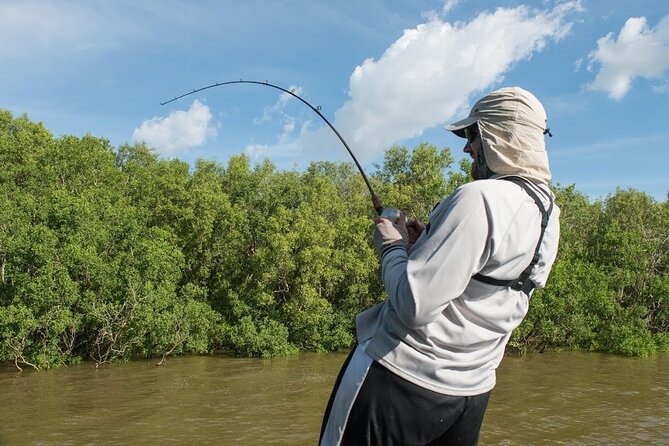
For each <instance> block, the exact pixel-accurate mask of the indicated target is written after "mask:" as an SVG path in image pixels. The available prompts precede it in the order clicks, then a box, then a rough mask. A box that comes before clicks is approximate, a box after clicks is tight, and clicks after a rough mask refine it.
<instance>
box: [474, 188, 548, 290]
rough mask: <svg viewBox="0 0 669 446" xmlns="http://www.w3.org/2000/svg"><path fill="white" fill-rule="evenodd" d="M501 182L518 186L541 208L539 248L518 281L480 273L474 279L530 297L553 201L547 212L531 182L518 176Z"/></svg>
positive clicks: (535, 250) (534, 285)
mask: <svg viewBox="0 0 669 446" xmlns="http://www.w3.org/2000/svg"><path fill="white" fill-rule="evenodd" d="M500 180H506V181H511V182H512V183H515V184H517V185H518V186H520V187H521V188H522V189H523V190H524V191H525V192H526V193H527V194H528V195H529V196H530V197H531V198H532V200H534V203H535V204H536V205H537V207H538V208H539V212H541V233H540V234H539V241H538V242H537V246H536V247H535V248H534V255H533V256H532V261H531V262H530V264H529V265H527V268H525V269H524V270H523V272H522V273H521V274H520V276H518V277H517V278H516V279H513V280H500V279H495V278H493V277H488V276H484V275H483V274H480V273H479V274H475V275H474V276H473V277H472V278H473V279H476V280H478V281H479V282H483V283H487V284H489V285H496V286H505V287H511V288H512V289H514V290H517V291H523V292H524V293H525V294H528V295H529V294H530V292H531V291H532V290H533V289H534V288H535V287H536V284H535V283H534V282H533V281H532V279H530V274H531V273H532V270H533V269H534V267H535V266H536V264H537V263H538V262H539V249H541V242H542V241H543V240H544V234H545V233H546V227H547V226H548V219H549V218H550V215H551V212H552V211H553V199H552V198H551V197H550V196H548V200H549V201H550V206H549V207H548V210H546V207H545V206H544V204H543V202H542V201H541V199H539V196H538V195H537V193H536V191H535V190H534V188H533V187H532V186H530V184H529V181H528V180H526V179H525V178H522V177H518V176H508V177H502V178H500Z"/></svg>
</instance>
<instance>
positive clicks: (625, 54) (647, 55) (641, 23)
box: [588, 15, 669, 100]
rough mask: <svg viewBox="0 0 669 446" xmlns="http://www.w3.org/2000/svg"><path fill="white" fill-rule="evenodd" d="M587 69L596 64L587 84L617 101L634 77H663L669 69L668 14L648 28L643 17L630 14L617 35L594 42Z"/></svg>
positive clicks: (651, 78)
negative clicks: (592, 77)
mask: <svg viewBox="0 0 669 446" xmlns="http://www.w3.org/2000/svg"><path fill="white" fill-rule="evenodd" d="M588 58H589V62H590V63H589V66H588V69H589V70H591V71H594V69H595V66H599V72H598V73H597V75H596V76H595V79H594V80H593V81H592V83H590V84H589V85H588V87H589V88H590V89H592V90H598V91H604V92H606V93H607V94H608V95H609V97H610V98H612V99H615V100H620V99H622V98H623V97H625V95H626V94H627V93H628V92H629V90H630V88H632V83H633V81H634V79H635V78H637V77H642V78H645V79H649V80H653V79H659V80H662V79H663V78H666V73H667V71H669V15H666V16H664V17H663V18H662V19H661V20H660V22H659V23H658V25H657V27H656V28H654V29H652V28H649V27H648V23H647V21H646V18H645V17H632V18H630V19H628V20H627V22H625V25H623V27H622V29H621V30H620V33H619V34H618V38H617V39H616V38H615V36H614V35H613V33H609V34H608V35H606V36H605V37H602V38H601V39H599V40H598V41H597V49H596V50H594V51H592V52H591V53H590V55H589V56H588Z"/></svg>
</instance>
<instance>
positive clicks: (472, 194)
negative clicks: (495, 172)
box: [454, 179, 507, 199]
mask: <svg viewBox="0 0 669 446" xmlns="http://www.w3.org/2000/svg"><path fill="white" fill-rule="evenodd" d="M501 183H506V181H499V180H493V179H488V180H476V181H471V182H469V183H466V184H463V185H462V186H460V187H458V188H457V189H456V190H455V192H454V194H457V195H460V196H462V197H463V198H466V199H481V198H484V199H486V198H490V197H494V196H496V195H499V194H500V193H502V194H503V193H506V192H507V190H506V186H505V185H504V184H501Z"/></svg>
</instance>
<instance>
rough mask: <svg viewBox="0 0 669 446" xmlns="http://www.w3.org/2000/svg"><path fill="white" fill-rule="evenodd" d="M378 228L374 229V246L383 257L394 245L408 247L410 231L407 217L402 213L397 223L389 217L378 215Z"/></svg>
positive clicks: (376, 220)
mask: <svg viewBox="0 0 669 446" xmlns="http://www.w3.org/2000/svg"><path fill="white" fill-rule="evenodd" d="M374 221H375V222H376V229H375V230H374V247H375V248H376V252H378V253H379V255H380V256H381V257H383V255H384V254H385V253H386V252H388V251H389V250H390V249H391V248H392V247H395V246H399V247H402V248H404V249H407V246H408V242H409V233H408V231H407V226H406V223H407V217H406V215H404V213H400V218H399V220H398V222H397V223H393V222H391V221H390V220H388V219H387V218H383V217H376V219H375V220H374Z"/></svg>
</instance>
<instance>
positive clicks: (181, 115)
mask: <svg viewBox="0 0 669 446" xmlns="http://www.w3.org/2000/svg"><path fill="white" fill-rule="evenodd" d="M216 133H217V131H216V128H215V127H214V126H212V125H211V112H210V111H209V107H207V106H206V105H204V104H202V103H201V102H200V101H198V100H195V101H193V103H192V104H191V106H190V109H188V111H181V110H178V111H174V112H172V113H170V114H169V116H167V117H166V118H160V117H154V118H152V119H148V120H146V121H144V122H142V124H141V125H140V126H139V127H137V128H136V129H135V131H134V132H133V134H132V139H133V141H135V142H145V143H146V144H148V145H149V146H150V147H153V148H155V149H156V150H158V151H159V152H160V153H162V154H164V155H167V154H173V153H175V152H178V151H182V150H185V149H188V148H192V147H197V146H200V145H202V144H203V143H204V142H205V141H206V140H207V138H211V137H214V136H216Z"/></svg>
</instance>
